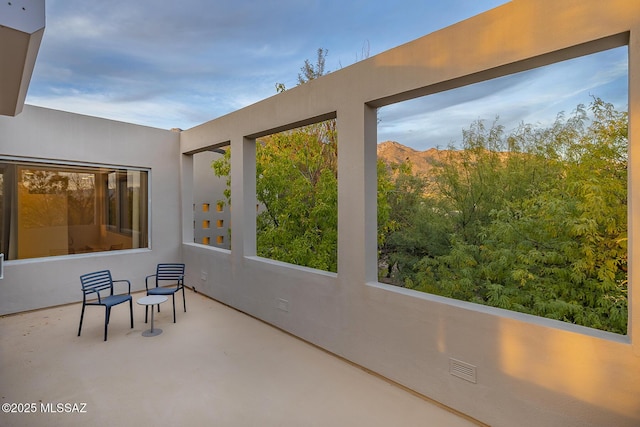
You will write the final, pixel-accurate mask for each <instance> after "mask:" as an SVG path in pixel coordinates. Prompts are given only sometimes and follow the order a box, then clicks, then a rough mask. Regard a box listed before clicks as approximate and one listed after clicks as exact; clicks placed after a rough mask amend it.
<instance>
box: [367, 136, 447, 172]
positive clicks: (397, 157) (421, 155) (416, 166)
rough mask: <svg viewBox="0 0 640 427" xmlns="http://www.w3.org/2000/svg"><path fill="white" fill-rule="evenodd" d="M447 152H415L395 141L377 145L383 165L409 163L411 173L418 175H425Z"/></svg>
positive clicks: (429, 150)
mask: <svg viewBox="0 0 640 427" xmlns="http://www.w3.org/2000/svg"><path fill="white" fill-rule="evenodd" d="M447 153H448V150H438V149H436V148H430V149H428V150H426V151H417V150H414V149H413V148H410V147H407V146H404V145H402V144H400V143H398V142H395V141H385V142H381V143H380V144H378V158H379V159H382V160H383V161H384V162H385V163H401V162H404V161H407V160H409V161H411V164H412V165H413V171H414V172H415V173H419V174H427V173H428V172H429V171H430V169H431V168H432V167H433V164H434V163H435V162H437V161H440V160H442V159H443V157H444V156H445V155H446V154H447Z"/></svg>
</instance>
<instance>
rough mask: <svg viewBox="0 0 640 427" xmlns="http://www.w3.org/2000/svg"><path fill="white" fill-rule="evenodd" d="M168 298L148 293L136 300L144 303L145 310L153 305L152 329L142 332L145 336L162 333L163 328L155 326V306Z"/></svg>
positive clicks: (141, 303)
mask: <svg viewBox="0 0 640 427" xmlns="http://www.w3.org/2000/svg"><path fill="white" fill-rule="evenodd" d="M166 300H167V297H165V296H164V295H147V296H146V297H142V298H140V299H139V300H138V301H136V303H137V304H140V305H144V306H145V310H146V309H147V308H148V307H149V306H151V329H147V330H146V331H144V332H143V333H142V336H143V337H155V336H156V335H160V334H161V333H162V329H158V328H155V329H154V328H153V306H154V305H159V304H162V303H163V302H165V301H166Z"/></svg>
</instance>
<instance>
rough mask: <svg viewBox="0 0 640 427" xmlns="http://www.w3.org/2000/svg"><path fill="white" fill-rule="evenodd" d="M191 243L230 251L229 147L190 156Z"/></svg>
mask: <svg viewBox="0 0 640 427" xmlns="http://www.w3.org/2000/svg"><path fill="white" fill-rule="evenodd" d="M193 179H194V205H193V228H194V230H193V241H194V243H199V244H202V245H209V246H214V247H217V248H221V249H227V250H230V249H231V227H230V224H231V147H230V146H229V145H224V146H216V147H215V148H210V149H208V150H206V151H202V152H199V153H196V154H194V155H193Z"/></svg>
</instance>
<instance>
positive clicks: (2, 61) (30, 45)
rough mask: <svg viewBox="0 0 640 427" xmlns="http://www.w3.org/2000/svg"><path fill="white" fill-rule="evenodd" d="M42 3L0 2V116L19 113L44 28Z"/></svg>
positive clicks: (25, 0) (26, 0)
mask: <svg viewBox="0 0 640 427" xmlns="http://www.w3.org/2000/svg"><path fill="white" fill-rule="evenodd" d="M44 1H45V0H11V1H8V2H0V115H4V116H15V115H17V114H20V112H21V111H22V107H23V106H24V100H25V98H26V96H27V89H28V88H29V83H30V81H31V75H32V73H33V67H34V66H35V63H36V57H37V55H38V50H39V49H40V42H41V41H42V36H43V34H44V27H45V5H44Z"/></svg>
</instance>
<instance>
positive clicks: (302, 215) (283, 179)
mask: <svg viewBox="0 0 640 427" xmlns="http://www.w3.org/2000/svg"><path fill="white" fill-rule="evenodd" d="M256 193H257V195H256V197H257V201H258V206H257V209H258V211H257V218H256V226H257V229H256V240H257V242H256V243H257V254H258V256H261V257H265V258H270V259H274V260H278V261H283V262H287V263H290V264H295V265H299V266H304V267H311V268H315V269H319V270H324V271H329V272H337V269H338V259H337V257H338V254H337V239H338V227H337V225H338V213H337V204H338V152H337V132H336V120H335V119H330V120H326V121H322V122H318V123H315V124H312V125H308V126H303V127H300V128H296V129H292V130H288V131H285V132H279V133H276V134H272V135H268V136H265V137H262V138H259V139H258V140H257V141H256Z"/></svg>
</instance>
